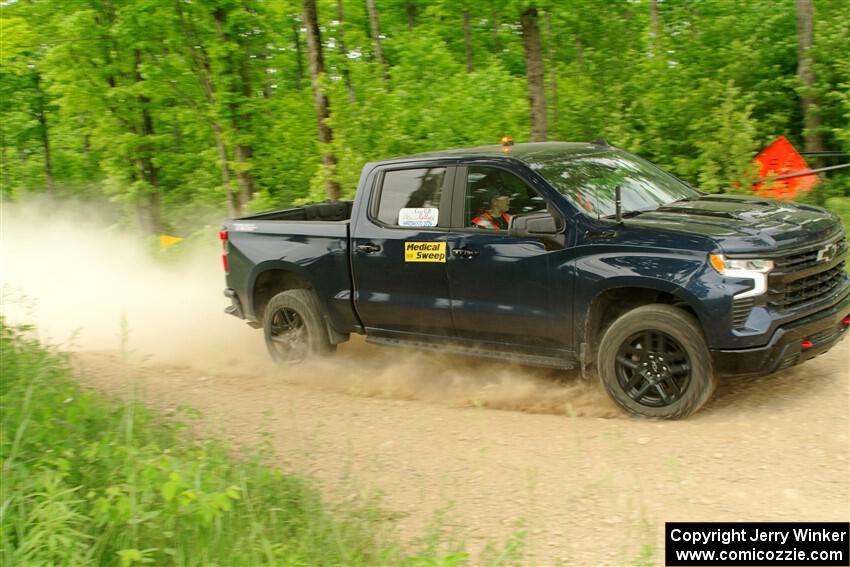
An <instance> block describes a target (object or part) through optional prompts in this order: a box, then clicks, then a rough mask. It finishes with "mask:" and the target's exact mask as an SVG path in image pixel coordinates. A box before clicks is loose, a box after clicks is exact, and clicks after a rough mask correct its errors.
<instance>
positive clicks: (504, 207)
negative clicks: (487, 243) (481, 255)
mask: <svg viewBox="0 0 850 567" xmlns="http://www.w3.org/2000/svg"><path fill="white" fill-rule="evenodd" d="M464 208H465V218H466V227H467V228H483V229H490V230H505V229H507V227H508V224H509V223H510V219H511V217H513V216H514V215H519V214H525V213H536V212H541V211H545V210H546V201H545V200H544V199H543V197H541V196H540V195H538V194H537V192H536V191H534V189H532V188H531V187H529V186H528V185H527V184H526V183H525V182H524V181H523V180H522V179H520V178H519V177H517V176H516V175H514V174H513V173H511V172H509V171H507V170H504V169H500V168H497V167H487V166H472V165H471V166H469V167H468V168H467V174H466V196H465V199H464Z"/></svg>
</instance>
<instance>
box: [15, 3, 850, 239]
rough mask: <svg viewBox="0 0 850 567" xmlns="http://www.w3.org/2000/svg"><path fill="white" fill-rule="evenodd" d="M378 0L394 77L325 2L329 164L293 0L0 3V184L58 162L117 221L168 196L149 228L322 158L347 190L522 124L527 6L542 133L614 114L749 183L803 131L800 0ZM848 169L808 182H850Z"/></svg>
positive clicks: (658, 157) (823, 109) (36, 179)
mask: <svg viewBox="0 0 850 567" xmlns="http://www.w3.org/2000/svg"><path fill="white" fill-rule="evenodd" d="M376 4H377V7H378V10H379V12H380V22H381V36H382V38H381V39H382V47H383V51H384V52H385V55H386V58H387V60H388V62H389V65H388V69H387V70H386V71H387V74H388V76H389V79H388V80H385V78H384V70H383V69H382V68H380V66H379V64H378V62H377V61H376V59H375V56H374V48H373V43H372V38H371V30H370V28H369V20H368V16H367V13H366V7H365V3H364V2H351V1H346V0H343V2H342V6H343V10H344V19H342V20H340V16H339V14H338V13H337V1H336V0H320V1H319V2H318V13H319V20H320V22H319V23H320V28H321V33H322V40H323V48H324V49H323V51H324V60H325V71H326V72H325V74H324V76H323V77H322V80H321V83H322V85H323V87H324V88H325V90H326V91H327V93H328V95H329V100H330V113H331V115H330V119H329V120H328V124H329V125H330V126H331V127H332V128H333V133H334V139H333V142H332V143H331V144H330V145H329V147H328V148H324V149H325V150H330V151H332V152H333V153H334V154H335V156H336V159H337V165H336V167H334V168H325V167H323V166H321V161H320V148H319V145H318V143H317V141H316V140H317V124H316V117H315V109H314V106H313V94H312V91H311V88H310V80H309V73H308V67H309V65H308V56H307V45H306V35H305V33H304V30H303V22H302V21H301V19H302V16H301V12H302V9H303V6H302V3H301V2H299V1H297V0H288V1H286V2H273V3H269V2H260V1H259V0H245V1H242V2H236V1H234V0H204V1H193V2H189V1H187V0H177V1H175V0H133V1H131V0H112V1H110V2H101V1H99V0H67V1H64V2H61V3H60V2H58V0H44V1H42V2H12V3H3V5H2V6H0V18H1V19H2V20H0V26H2V29H3V33H2V34H0V36H2V49H0V142H1V143H2V147H0V176H1V177H0V194H2V196H3V197H4V198H19V197H21V196H23V195H25V194H27V193H30V192H43V191H49V190H50V189H51V184H50V182H49V180H48V171H50V170H52V176H53V178H55V183H54V186H55V191H56V193H57V194H59V195H60V196H61V195H73V196H85V197H89V198H96V197H101V198H109V199H111V200H113V201H115V202H117V203H119V204H121V205H122V206H123V207H124V208H125V210H126V216H127V219H128V220H130V219H135V218H136V216H137V214H138V218H139V219H142V220H144V218H145V215H148V216H150V215H149V214H148V213H146V211H148V210H151V209H159V218H153V219H151V218H148V224H149V225H151V227H152V228H151V227H149V228H151V229H153V230H158V231H170V232H179V233H182V234H186V233H188V232H191V231H192V230H195V229H196V228H197V226H198V224H199V223H198V222H197V220H196V219H197V217H198V216H204V217H206V215H207V213H208V212H210V211H215V212H216V214H218V215H219V216H223V215H225V214H236V213H237V212H238V211H244V210H260V209H266V208H272V207H280V206H286V205H288V204H291V203H299V202H304V201H308V200H322V199H324V185H325V181H326V180H327V179H329V178H333V179H335V180H336V181H338V182H339V183H340V185H341V187H342V192H343V196H344V197H348V198H350V197H351V196H352V195H353V193H354V190H355V188H356V183H357V180H358V177H359V172H360V169H361V167H362V166H363V164H364V163H365V162H367V161H369V160H374V159H379V158H385V157H390V156H396V155H402V154H410V153H415V152H423V151H431V150H437V149H443V148H447V147H455V146H465V145H473V144H484V143H493V142H495V141H497V140H498V137H499V136H500V135H502V134H505V133H508V134H511V135H513V136H514V138H515V139H516V140H517V141H524V140H525V139H527V136H528V131H529V116H528V100H527V93H526V78H525V61H524V56H523V43H522V35H521V32H520V28H519V18H520V13H521V12H522V11H523V10H524V9H526V8H527V7H529V6H531V5H536V6H537V7H538V9H539V11H540V13H541V25H542V26H543V22H545V21H548V27H546V26H544V27H543V29H542V32H543V38H542V39H543V54H544V58H545V67H546V72H545V81H546V85H545V86H546V98H547V114H548V123H549V138H550V139H565V140H578V141H580V140H591V139H593V138H596V137H597V136H599V135H604V136H605V137H606V138H607V139H609V141H611V142H612V143H613V144H615V145H617V146H620V147H623V148H626V149H629V150H631V151H634V152H639V153H641V154H642V155H644V156H645V157H647V158H648V159H650V160H652V161H655V162H656V163H658V164H659V165H660V166H662V167H666V168H669V169H671V170H672V171H673V172H674V173H675V174H677V175H679V176H680V177H682V178H684V179H686V180H687V181H689V182H690V183H692V184H694V185H696V186H698V187H700V188H702V189H704V190H707V191H711V192H718V191H730V190H735V188H736V187H745V186H746V181H747V179H746V178H747V172H748V169H749V168H748V163H749V161H750V160H751V159H752V157H754V155H755V153H756V152H757V151H758V150H759V149H760V148H761V147H764V146H765V145H767V144H768V143H769V142H770V141H771V140H772V139H773V138H774V137H775V136H777V135H780V134H783V135H785V136H786V137H788V138H789V139H790V140H791V141H792V142H793V143H794V144H795V145H796V146H797V147H798V148H801V147H802V143H803V134H804V132H803V117H802V115H801V110H800V96H801V95H802V94H803V93H802V90H801V85H800V82H799V79H798V77H797V38H796V34H795V27H796V23H795V9H794V2H793V0H779V1H775V0H753V1H751V2H745V3H735V4H733V3H729V2H727V1H726V0H704V1H702V2H698V3H693V2H685V3H682V2H659V3H658V7H659V12H660V22H659V29H658V32H659V33H658V35H657V37H656V36H654V35H652V33H651V32H652V29H653V28H652V22H651V16H650V4H649V2H648V1H647V0H640V1H634V0H612V1H605V2H603V1H602V0H576V1H574V2H569V3H563V2H562V3H558V2H551V1H543V0H540V1H538V2H531V1H530V0H511V1H508V2H492V1H490V0H488V1H483V0H464V1H463V2H449V1H447V0H415V1H411V2H409V1H407V0H377V2H376ZM411 8H412V11H411ZM816 10H817V11H816V13H815V47H814V48H813V50H812V54H813V56H814V61H815V65H814V73H815V79H816V85H815V87H814V89H812V92H811V93H809V94H815V95H817V96H818V98H819V101H820V114H821V117H822V121H823V125H822V127H821V128H820V132H821V134H822V136H823V138H824V142H825V145H826V149H827V150H832V151H843V152H850V80H848V77H850V58H848V57H847V56H846V54H847V53H848V52H850V33H848V31H850V28H848V26H850V23H848V22H849V21H850V20H848V18H846V17H845V16H846V0H823V1H819V2H817V5H816ZM464 11H467V12H468V14H469V16H470V30H469V31H470V34H469V48H470V49H471V52H472V58H473V71H472V72H471V73H470V72H467V70H466V62H465V52H466V39H465V34H464V28H463V12H464ZM343 46H344V50H343ZM48 146H49V148H50V150H49V153H50V156H49V157H50V159H49V160H48V150H47V147H48ZM846 160H847V156H846V155H845V156H843V157H841V156H839V157H838V158H836V159H835V160H834V161H832V162H829V163H838V162H840V161H846ZM48 162H50V163H49V164H48ZM839 179H840V181H838V182H830V183H824V184H822V185H821V186H819V188H818V189H817V195H816V199H815V200H816V202H819V203H823V202H824V200H825V199H826V198H829V197H831V196H841V195H843V196H850V181H848V179H847V177H846V176H845V177H844V178H843V179H841V178H839ZM228 203H231V204H232V205H229V204H228Z"/></svg>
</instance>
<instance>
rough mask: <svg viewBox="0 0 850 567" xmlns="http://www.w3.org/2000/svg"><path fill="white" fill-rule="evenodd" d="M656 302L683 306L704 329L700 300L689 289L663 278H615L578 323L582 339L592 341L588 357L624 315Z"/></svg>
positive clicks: (585, 341)
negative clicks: (607, 330)
mask: <svg viewBox="0 0 850 567" xmlns="http://www.w3.org/2000/svg"><path fill="white" fill-rule="evenodd" d="M656 303H657V304H664V305H672V306H674V307H678V308H680V309H682V310H683V311H685V312H687V313H689V314H690V315H692V316H693V317H694V318H695V319H696V320H697V322H698V323H699V325H700V328H704V319H703V318H704V315H703V314H701V311H702V309H701V307H700V303H699V301H698V300H697V299H696V298H695V297H693V296H692V295H691V294H690V293H689V292H688V291H687V290H685V289H683V288H681V287H679V286H677V285H675V284H672V283H670V282H667V281H663V280H644V281H640V282H631V281H620V282H617V281H612V282H609V285H607V286H606V287H604V288H603V289H600V290H599V291H598V292H597V293H596V295H594V296H593V297H592V298H591V300H590V302H589V307H588V309H587V312H586V315H585V317H584V320H583V321H580V324H579V325H578V334H579V341H578V342H579V343H587V344H588V347H589V349H590V352H589V353H588V354H589V356H588V358H589V359H590V360H594V359H595V353H596V349H597V347H598V345H599V341H600V340H601V338H602V335H603V333H604V332H605V330H606V329H607V328H608V326H609V325H610V324H611V323H613V322H614V321H615V320H616V319H617V318H618V317H619V316H620V315H622V314H623V313H626V312H627V311H630V310H632V309H635V308H637V307H640V306H642V305H650V304H656Z"/></svg>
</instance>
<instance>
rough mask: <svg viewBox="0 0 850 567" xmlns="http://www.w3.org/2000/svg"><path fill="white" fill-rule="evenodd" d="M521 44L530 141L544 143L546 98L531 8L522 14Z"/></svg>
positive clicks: (541, 63)
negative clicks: (526, 79)
mask: <svg viewBox="0 0 850 567" xmlns="http://www.w3.org/2000/svg"><path fill="white" fill-rule="evenodd" d="M521 23H522V43H523V47H524V51H525V69H526V76H527V78H528V102H529V116H530V119H531V141H532V142H545V141H546V96H545V93H544V88H543V47H542V46H541V43H540V26H539V24H538V21H537V8H535V7H534V6H532V7H531V8H528V9H527V10H525V11H524V12H523V13H522V18H521Z"/></svg>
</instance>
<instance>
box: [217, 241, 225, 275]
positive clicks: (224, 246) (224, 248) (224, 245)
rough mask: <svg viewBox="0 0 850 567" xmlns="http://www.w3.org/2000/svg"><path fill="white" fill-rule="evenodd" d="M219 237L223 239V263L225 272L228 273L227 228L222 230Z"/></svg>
mask: <svg viewBox="0 0 850 567" xmlns="http://www.w3.org/2000/svg"><path fill="white" fill-rule="evenodd" d="M218 238H219V240H221V265H222V266H224V273H225V274H226V273H227V230H220V231H219V232H218Z"/></svg>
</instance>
